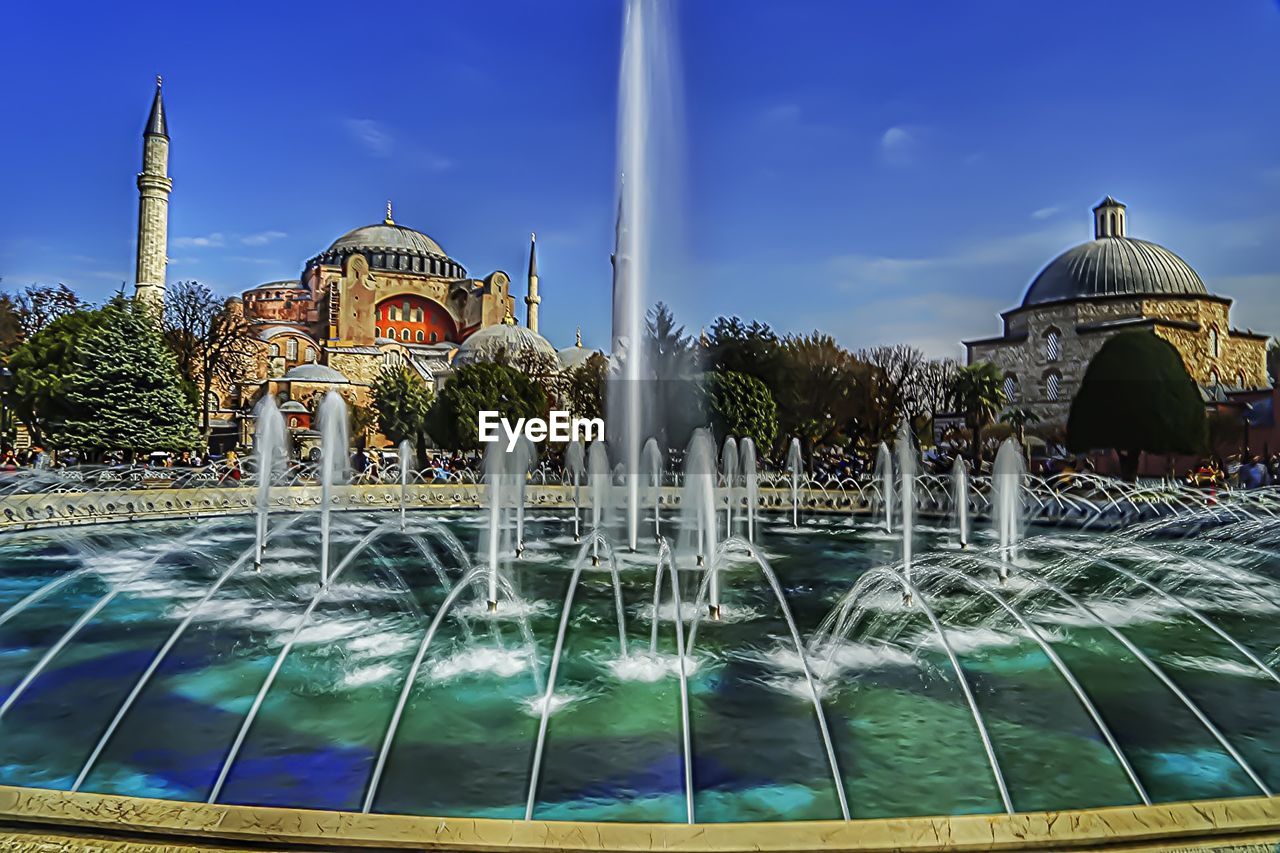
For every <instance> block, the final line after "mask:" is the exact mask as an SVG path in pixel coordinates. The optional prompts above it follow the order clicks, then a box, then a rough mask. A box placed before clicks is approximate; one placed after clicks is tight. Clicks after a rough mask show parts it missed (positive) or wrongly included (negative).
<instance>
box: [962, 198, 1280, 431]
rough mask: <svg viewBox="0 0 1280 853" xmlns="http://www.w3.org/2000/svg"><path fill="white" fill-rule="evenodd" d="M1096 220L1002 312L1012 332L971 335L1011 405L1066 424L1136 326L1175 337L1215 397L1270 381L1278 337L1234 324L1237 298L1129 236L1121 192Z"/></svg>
mask: <svg viewBox="0 0 1280 853" xmlns="http://www.w3.org/2000/svg"><path fill="white" fill-rule="evenodd" d="M1093 225H1094V229H1093V233H1094V239H1092V240H1090V241H1089V242H1087V243H1081V244H1080V245H1079V246H1076V247H1074V248H1071V249H1068V250H1067V251H1065V252H1063V253H1062V254H1061V255H1059V256H1058V257H1056V258H1054V259H1053V260H1052V261H1050V262H1049V265H1048V266H1046V267H1045V268H1044V269H1043V270H1041V271H1040V274H1039V275H1037V276H1036V278H1035V280H1034V281H1032V282H1031V286H1030V287H1029V288H1027V292H1026V295H1025V296H1024V297H1023V299H1022V304H1021V305H1019V306H1018V307H1017V308H1012V309H1010V310H1008V311H1005V312H1004V313H1003V314H1001V318H1002V320H1003V322H1004V331H1003V333H1002V334H1000V335H999V336H997V337H994V338H981V339H978V340H970V341H965V348H966V349H967V351H968V361H969V363H970V364H974V363H977V362H990V363H992V364H994V365H995V366H996V367H997V368H999V369H1000V370H1001V371H1002V372H1003V373H1004V391H1005V396H1006V398H1008V401H1009V404H1010V405H1013V406H1021V407H1025V408H1027V409H1029V410H1031V411H1032V412H1034V413H1035V414H1036V415H1038V416H1039V417H1040V419H1041V420H1042V421H1044V422H1045V423H1046V424H1047V425H1061V424H1064V423H1065V422H1066V419H1067V414H1068V413H1069V411H1070V408H1071V399H1072V397H1073V396H1074V395H1075V392H1076V389H1077V388H1079V385H1080V380H1081V379H1082V378H1083V376H1084V371H1085V368H1087V367H1088V365H1089V360H1090V359H1091V358H1093V356H1094V354H1095V353H1097V351H1098V350H1099V349H1101V347H1102V345H1103V343H1104V342H1106V340H1107V339H1108V338H1109V337H1111V336H1112V335H1114V334H1116V333H1117V332H1120V331H1123V330H1128V329H1150V330H1151V331H1152V332H1154V333H1155V334H1156V335H1159V336H1160V337H1162V338H1164V339H1165V340H1167V341H1169V342H1170V343H1171V344H1173V346H1174V347H1175V348H1176V349H1177V350H1178V352H1179V353H1181V355H1182V360H1183V361H1184V362H1185V364H1186V366H1187V371H1188V372H1189V373H1190V374H1191V377H1192V378H1193V379H1194V380H1195V381H1196V382H1197V383H1198V384H1199V385H1200V386H1201V388H1202V389H1203V392H1204V395H1205V397H1206V400H1213V399H1215V398H1221V397H1222V395H1223V393H1224V392H1227V391H1232V392H1234V391H1250V390H1255V389H1263V388H1267V387H1269V386H1270V384H1271V383H1270V381H1269V380H1268V378H1267V337H1268V336H1267V335H1263V334H1258V333H1255V332H1253V331H1242V330H1240V329H1233V328H1231V323H1230V312H1231V300H1230V299H1229V298H1227V297H1225V296H1216V295H1214V294H1211V293H1209V291H1208V290H1207V289H1206V288H1205V286H1204V282H1203V281H1201V280H1200V276H1199V275H1197V274H1196V271H1195V270H1194V269H1192V268H1191V267H1190V266H1189V265H1188V264H1187V262H1186V261H1184V260H1182V258H1180V257H1178V256H1177V255H1175V254H1174V253H1173V252H1171V251H1169V250H1168V249H1166V248H1164V247H1163V246H1158V245H1156V244H1155V243H1150V242H1147V241H1146V240H1139V239H1137V238H1134V237H1130V236H1128V233H1127V232H1128V212H1127V211H1126V209H1125V206H1124V205H1123V204H1121V203H1120V202H1118V201H1116V200H1115V199H1114V198H1111V197H1110V196H1107V197H1106V198H1105V199H1103V200H1102V202H1101V203H1100V204H1098V206H1097V207H1095V208H1094V209H1093Z"/></svg>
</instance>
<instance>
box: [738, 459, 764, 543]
mask: <svg viewBox="0 0 1280 853" xmlns="http://www.w3.org/2000/svg"><path fill="white" fill-rule="evenodd" d="M758 477H759V475H758V473H757V471H756V444H755V442H754V441H752V440H751V439H750V438H749V437H748V438H744V439H742V482H743V488H744V489H745V491H746V493H747V512H746V516H747V541H748V542H754V541H756V504H757V503H758V502H759V500H760V496H759V479H758Z"/></svg>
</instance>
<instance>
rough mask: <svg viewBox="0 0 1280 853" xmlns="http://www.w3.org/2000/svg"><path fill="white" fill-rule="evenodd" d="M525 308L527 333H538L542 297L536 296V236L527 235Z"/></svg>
mask: <svg viewBox="0 0 1280 853" xmlns="http://www.w3.org/2000/svg"><path fill="white" fill-rule="evenodd" d="M524 304H525V306H526V307H527V312H526V313H527V315H528V320H527V323H528V326H529V331H531V332H533V333H534V334H535V335H536V334H537V333H538V306H539V305H540V304H542V297H541V296H539V295H538V235H537V234H530V235H529V295H528V296H526V297H525V298H524Z"/></svg>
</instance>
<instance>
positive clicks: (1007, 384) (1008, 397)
mask: <svg viewBox="0 0 1280 853" xmlns="http://www.w3.org/2000/svg"><path fill="white" fill-rule="evenodd" d="M1001 390H1003V391H1004V399H1005V402H1006V403H1013V402H1016V401H1017V399H1018V377H1017V376H1015V375H1014V374H1012V373H1006V374H1005V376H1004V385H1003V386H1001Z"/></svg>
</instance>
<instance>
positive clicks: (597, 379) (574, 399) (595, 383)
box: [564, 352, 609, 418]
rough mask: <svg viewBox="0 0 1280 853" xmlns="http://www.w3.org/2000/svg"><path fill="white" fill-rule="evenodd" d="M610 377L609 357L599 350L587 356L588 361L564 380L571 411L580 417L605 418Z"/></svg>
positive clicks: (565, 394)
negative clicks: (605, 399) (607, 384)
mask: <svg viewBox="0 0 1280 853" xmlns="http://www.w3.org/2000/svg"><path fill="white" fill-rule="evenodd" d="M608 378H609V359H607V358H605V356H604V355H603V354H602V353H598V352H595V353H592V354H591V355H589V356H587V359H586V361H584V362H582V363H581V364H579V365H578V366H577V367H575V368H573V369H572V370H570V371H569V372H568V375H567V376H566V377H565V382H564V397H565V403H566V404H567V406H568V408H569V412H570V413H571V414H573V415H574V416H575V417H579V418H603V417H604V398H605V382H606V381H607V380H608Z"/></svg>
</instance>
